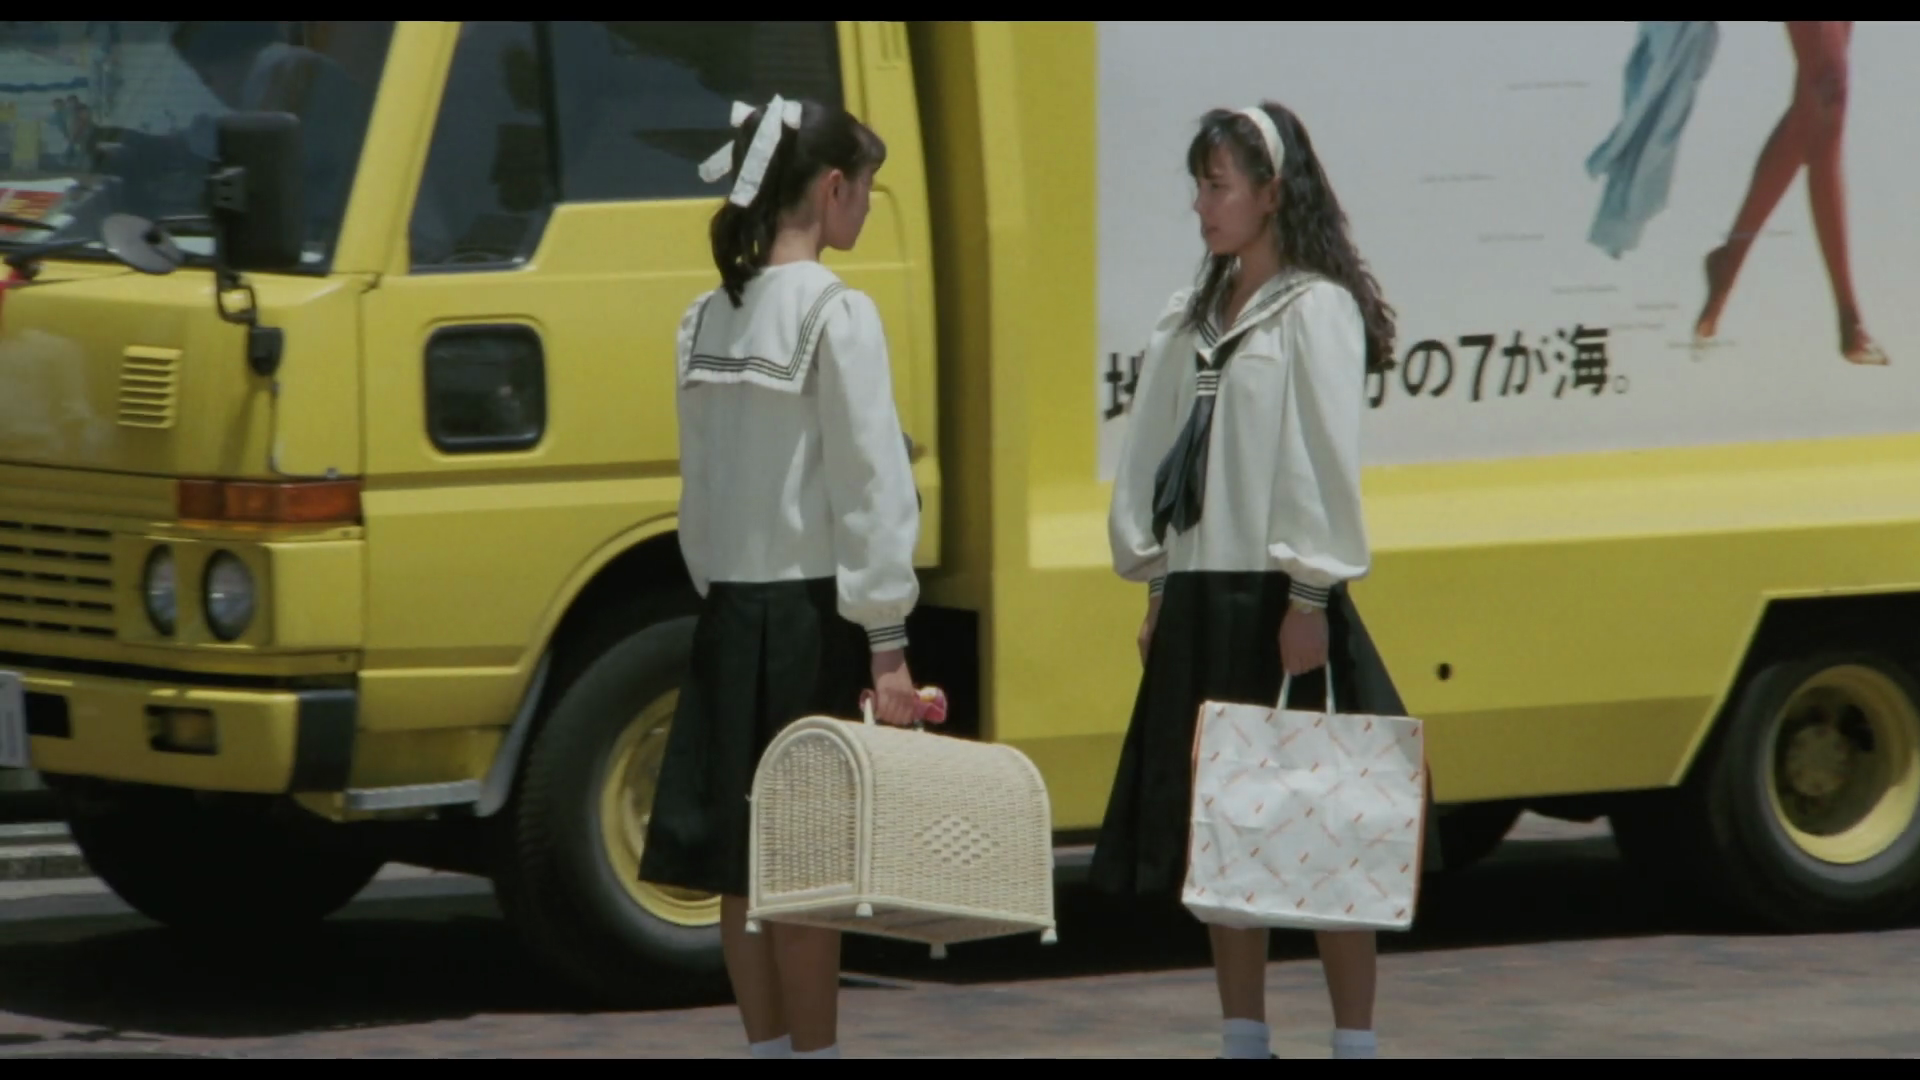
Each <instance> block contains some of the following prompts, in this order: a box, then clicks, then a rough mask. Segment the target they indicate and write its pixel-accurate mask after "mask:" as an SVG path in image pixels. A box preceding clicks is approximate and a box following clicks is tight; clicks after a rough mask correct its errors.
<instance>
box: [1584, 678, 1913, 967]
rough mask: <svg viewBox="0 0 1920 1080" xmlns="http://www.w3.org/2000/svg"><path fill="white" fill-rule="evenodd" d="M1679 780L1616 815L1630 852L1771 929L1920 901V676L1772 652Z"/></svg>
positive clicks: (1896, 914)
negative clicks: (1777, 656)
mask: <svg viewBox="0 0 1920 1080" xmlns="http://www.w3.org/2000/svg"><path fill="white" fill-rule="evenodd" d="M1704 754H1705V760H1703V761H1701V762H1700V763H1699V764H1698V766H1697V767H1696V768H1695V769H1694V770H1693V773H1692V775H1691V776H1690V777H1689V779H1688V781H1687V783H1686V784H1684V785H1683V786H1681V787H1680V788H1679V789H1677V790H1675V791H1673V792H1671V793H1665V794H1663V795H1662V796H1656V797H1654V798H1651V799H1647V800H1641V801H1638V802H1636V803H1634V804H1631V805H1630V806H1629V807H1625V808H1623V809H1622V811H1621V812H1619V813H1617V814H1615V815H1614V820H1613V825H1614V835H1615V839H1616V842H1617V843H1618V844H1619V846H1620V848H1621V850H1622V852H1623V853H1624V854H1625V855H1626V856H1627V857H1628V859H1629V860H1630V861H1632V862H1634V863H1637V864H1638V865H1639V866H1641V867H1642V868H1644V869H1647V870H1650V871H1651V872H1652V873H1653V874H1654V875H1655V876H1656V877H1658V878H1659V879H1661V880H1663V881H1664V882H1665V883H1666V884H1668V885H1670V886H1673V887H1676V889H1677V890H1678V891H1679V892H1680V893H1681V895H1682V896H1683V897H1684V896H1687V894H1692V897H1693V898H1697V899H1700V900H1706V901H1708V902H1709V904H1710V905H1711V906H1712V907H1715V908H1719V909H1721V910H1724V911H1727V912H1730V913H1733V914H1735V915H1737V916H1740V917H1742V918H1743V919H1744V920H1747V921H1752V922H1755V923H1758V924H1760V925H1761V926H1763V927H1766V928H1770V929H1774V930H1781V931H1787V932H1820V931H1833V930H1848V929H1857V928H1865V927H1873V926H1883V925H1886V924H1887V923H1889V922H1891V921H1893V920H1897V919H1899V918H1902V917H1903V916H1905V915H1907V914H1909V913H1911V912H1912V911H1913V910H1914V909H1915V907H1916V905H1920V686H1917V685H1916V683H1915V681H1914V679H1913V677H1912V676H1911V675H1909V674H1908V672H1907V671H1905V670H1904V669H1903V668H1901V667H1900V666H1899V665H1897V664H1894V663H1892V662H1890V661H1889V660H1887V659H1886V658H1884V657H1881V656H1878V655H1875V654H1872V653H1834V654H1825V655H1819V656H1811V657H1806V658H1801V659H1795V660H1787V661H1781V662H1777V663H1774V664H1771V665H1769V666H1767V667H1765V668H1763V669H1762V670H1760V671H1759V672H1757V673H1755V675H1754V676H1753V677H1752V678H1751V679H1749V680H1748V681H1747V683H1746V684H1745V685H1744V686H1743V687H1741V689H1740V691H1739V693H1738V696H1737V698H1736V700H1735V702H1734V703H1733V707H1732V708H1731V709H1730V710H1729V711H1728V713H1727V715H1726V717H1725V721H1724V724H1723V725H1722V727H1721V728H1720V730H1718V731H1716V732H1715V734H1714V738H1713V739H1711V740H1710V741H1709V743H1708V745H1707V747H1706V748H1705V751H1704Z"/></svg>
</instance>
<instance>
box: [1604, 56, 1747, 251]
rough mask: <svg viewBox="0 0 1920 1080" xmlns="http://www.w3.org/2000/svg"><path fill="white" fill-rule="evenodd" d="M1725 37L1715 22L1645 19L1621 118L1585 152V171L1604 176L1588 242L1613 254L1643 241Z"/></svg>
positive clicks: (1661, 204)
mask: <svg viewBox="0 0 1920 1080" xmlns="http://www.w3.org/2000/svg"><path fill="white" fill-rule="evenodd" d="M1719 42H1720V25H1719V24H1718V23H1715V22H1643V23H1641V24H1640V36H1639V38H1638V40H1636V41H1635V42H1634V46H1633V53H1632V55H1631V56H1629V57H1628V58H1627V70H1626V79H1625V83H1626V86H1625V95H1624V98H1625V100H1624V101H1623V102H1622V105H1621V115H1620V123H1619V125H1618V126H1617V127H1615V128H1614V129H1613V134H1611V135H1609V136H1608V137H1607V139H1606V141H1605V142H1603V143H1601V144H1600V145H1599V146H1598V147H1597V148H1595V149H1594V151H1593V153H1592V154H1591V155H1589V156H1588V157H1587V175H1588V176H1592V177H1599V176H1602V175H1604V176H1605V177H1606V178H1607V186H1606V190H1605V191H1604V192H1603V193H1602V194H1601V196H1600V211H1599V213H1598V214H1596V215H1595V216H1594V219H1593V229H1592V231H1591V232H1589V233H1588V234H1587V239H1588V241H1589V242H1591V243H1592V244H1593V245H1594V246H1595V247H1598V248H1599V249H1600V250H1602V251H1605V252H1606V253H1607V254H1609V255H1611V256H1613V257H1614V258H1616V259H1617V258H1619V257H1620V256H1621V255H1622V254H1624V253H1625V252H1628V251H1631V250H1633V249H1634V247H1636V246H1637V245H1638V244H1639V243H1640V234H1641V232H1642V231H1643V230H1644V229H1645V228H1646V224H1647V222H1648V221H1650V220H1652V219H1653V216H1654V215H1655V214H1658V213H1659V212H1660V211H1662V210H1664V209H1666V205H1667V192H1668V191H1669V190H1670V189H1671V188H1672V187H1673V169H1674V162H1675V158H1676V157H1677V156H1678V155H1679V152H1680V134H1681V132H1682V131H1683V130H1685V128H1686V125H1687V117H1688V116H1689V115H1691V114H1692V112H1693V101H1694V97H1695V96H1696V94H1697V92H1698V90H1699V86H1700V81H1701V80H1702V79H1704V78H1705V77H1706V74H1707V68H1708V66H1709V65H1710V64H1712V62H1713V53H1714V49H1715V47H1716V46H1717V45H1718V44H1719Z"/></svg>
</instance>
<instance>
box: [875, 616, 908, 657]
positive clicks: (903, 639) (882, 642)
mask: <svg viewBox="0 0 1920 1080" xmlns="http://www.w3.org/2000/svg"><path fill="white" fill-rule="evenodd" d="M867 646H868V647H869V648H871V649H872V650H873V651H874V652H877V653H883V652H892V651H893V650H895V649H904V648H906V647H907V624H906V623H894V624H893V625H891V626H873V627H869V628H868V629H867Z"/></svg>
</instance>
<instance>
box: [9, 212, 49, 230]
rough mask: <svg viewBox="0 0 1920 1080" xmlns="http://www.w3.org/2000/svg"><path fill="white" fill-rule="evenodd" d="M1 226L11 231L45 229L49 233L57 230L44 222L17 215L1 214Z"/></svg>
mask: <svg viewBox="0 0 1920 1080" xmlns="http://www.w3.org/2000/svg"><path fill="white" fill-rule="evenodd" d="M0 226H5V227H7V228H10V229H43V230H45V231H47V232H54V231H55V230H56V228H57V227H56V226H53V225H49V224H47V223H46V222H44V221H35V220H34V219H33V218H25V217H20V216H19V215H17V214H0Z"/></svg>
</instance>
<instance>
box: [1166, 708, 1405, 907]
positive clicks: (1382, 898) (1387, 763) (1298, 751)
mask: <svg viewBox="0 0 1920 1080" xmlns="http://www.w3.org/2000/svg"><path fill="white" fill-rule="evenodd" d="M1331 676H1332V673H1331V671H1329V672H1328V679H1327V707H1326V711H1325V712H1301V711H1297V710H1293V709H1288V708H1287V707H1286V703H1287V691H1288V689H1289V688H1290V687H1291V684H1292V679H1291V678H1287V679H1283V680H1282V681H1281V684H1280V703H1279V707H1278V708H1272V709H1269V708H1264V707H1262V706H1259V705H1236V704H1229V703H1225V702H1212V701H1209V702H1207V703H1206V704H1204V705H1202V706H1201V707H1200V722H1199V725H1198V730H1197V731H1196V732H1195V734H1194V743H1193V831H1192V834H1191V840H1190V842H1189V846H1188V849H1187V881H1186V886H1185V888H1184V889H1183V890H1182V893H1181V900H1182V902H1184V903H1185V904H1186V906H1187V909H1188V910H1189V911H1191V912H1193V914H1194V916H1195V917H1196V918H1198V919H1199V920H1200V921H1201V922H1204V923H1209V924H1212V925H1216V926H1230V927H1239V928H1243V929H1256V928H1275V929H1294V930H1405V929H1407V928H1408V927H1410V926H1411V925H1412V924H1413V913H1414V905H1415V903H1416V901H1417V900H1418V898H1419V887H1420V854H1421V850H1422V849H1421V837H1422V827H1423V826H1424V824H1425V820H1424V819H1425V816H1426V808H1427V802H1426V776H1425V773H1426V742H1425V732H1424V731H1423V730H1422V725H1421V723H1420V721H1418V720H1415V719H1412V718H1410V717H1405V716H1363V715H1356V714H1351V713H1348V714H1337V713H1335V712H1334V703H1333V685H1332V684H1333V680H1332V677H1331Z"/></svg>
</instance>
